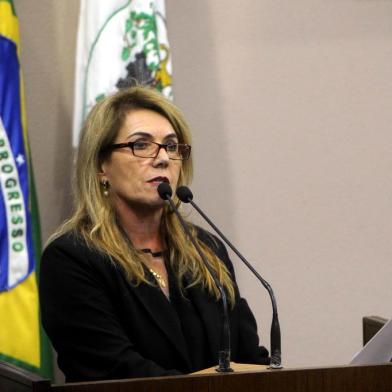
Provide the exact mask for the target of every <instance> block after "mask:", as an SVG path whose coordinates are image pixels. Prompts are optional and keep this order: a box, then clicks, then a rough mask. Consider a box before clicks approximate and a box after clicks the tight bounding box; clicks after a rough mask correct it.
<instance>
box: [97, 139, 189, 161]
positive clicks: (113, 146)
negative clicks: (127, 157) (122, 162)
mask: <svg viewBox="0 0 392 392" xmlns="http://www.w3.org/2000/svg"><path fill="white" fill-rule="evenodd" d="M137 143H152V144H156V145H157V146H158V147H159V148H158V150H157V153H156V154H155V156H149V157H146V156H140V155H137V154H135V148H134V147H135V144H137ZM173 144H174V145H176V146H177V149H178V147H179V146H184V147H186V148H187V150H186V151H187V152H188V155H187V157H186V158H172V157H170V156H169V153H168V151H167V148H168V147H169V146H172V145H173ZM127 147H128V148H130V149H131V151H132V154H133V155H134V156H135V157H138V158H154V159H155V158H156V157H157V156H158V155H159V152H160V151H161V148H163V149H164V150H165V151H166V153H167V155H168V156H169V159H171V160H173V161H186V160H187V159H189V157H190V156H191V150H192V146H191V145H189V144H185V143H167V144H161V143H157V142H140V141H137V142H127V143H115V144H111V145H109V146H107V147H105V148H103V149H102V152H103V153H106V152H109V151H112V150H117V149H118V148H127Z"/></svg>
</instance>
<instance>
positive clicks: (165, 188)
mask: <svg viewBox="0 0 392 392" xmlns="http://www.w3.org/2000/svg"><path fill="white" fill-rule="evenodd" d="M157 190H158V193H159V196H160V197H161V199H163V200H169V199H170V198H171V197H172V194H173V191H172V189H171V186H170V184H169V183H167V182H161V183H160V184H159V185H158V188H157Z"/></svg>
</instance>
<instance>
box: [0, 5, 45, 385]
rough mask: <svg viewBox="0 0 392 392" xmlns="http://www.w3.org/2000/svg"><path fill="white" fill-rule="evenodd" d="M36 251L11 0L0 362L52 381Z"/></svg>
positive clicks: (1, 143)
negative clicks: (41, 318) (38, 288)
mask: <svg viewBox="0 0 392 392" xmlns="http://www.w3.org/2000/svg"><path fill="white" fill-rule="evenodd" d="M40 246H41V244H40V227H39V219H38V210H37V204H36V196H35V189H34V179H33V171H32V167H31V156H30V151H29V146H28V138H27V126H26V111H25V104H24V92H23V84H22V73H21V67H20V41H19V26H18V19H17V17H16V13H15V8H14V4H13V2H12V0H0V359H2V360H5V361H8V362H10V363H12V364H15V365H18V366H20V367H23V368H25V369H27V370H30V371H33V372H36V373H39V374H41V375H42V376H44V377H47V378H52V358H51V355H50V353H51V351H50V347H49V345H48V341H47V338H46V337H45V336H44V334H43V330H42V328H41V326H40V318H39V302H38V290H37V274H38V273H39V265H38V262H39V258H40V254H41V248H40Z"/></svg>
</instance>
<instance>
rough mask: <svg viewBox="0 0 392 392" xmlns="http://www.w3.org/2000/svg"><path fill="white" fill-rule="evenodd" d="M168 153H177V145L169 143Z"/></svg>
mask: <svg viewBox="0 0 392 392" xmlns="http://www.w3.org/2000/svg"><path fill="white" fill-rule="evenodd" d="M167 151H172V152H175V151H177V144H176V143H169V144H168V145H167Z"/></svg>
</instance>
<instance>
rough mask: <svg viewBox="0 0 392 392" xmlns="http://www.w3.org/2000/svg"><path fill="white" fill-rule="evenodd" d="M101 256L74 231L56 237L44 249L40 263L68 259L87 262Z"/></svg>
mask: <svg viewBox="0 0 392 392" xmlns="http://www.w3.org/2000/svg"><path fill="white" fill-rule="evenodd" d="M98 255H100V256H101V257H102V254H100V252H99V251H98V250H97V249H95V248H94V246H92V245H90V244H88V243H87V241H86V240H85V239H84V237H83V236H82V235H81V234H80V233H78V232H76V231H68V232H66V233H63V234H61V235H59V236H56V237H55V238H53V239H52V240H50V242H49V243H48V244H47V246H46V247H45V249H44V251H43V254H42V261H43V262H45V260H47V259H54V258H55V259H57V260H61V259H70V260H84V261H86V262H87V260H89V259H91V258H94V259H96V258H97V256H98Z"/></svg>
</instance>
